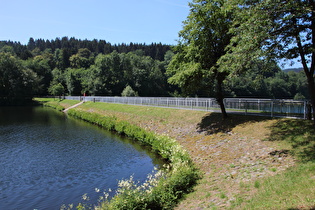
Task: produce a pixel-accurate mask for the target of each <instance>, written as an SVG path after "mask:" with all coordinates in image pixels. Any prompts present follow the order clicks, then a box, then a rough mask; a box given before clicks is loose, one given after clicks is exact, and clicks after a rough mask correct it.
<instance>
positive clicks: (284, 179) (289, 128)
mask: <svg viewBox="0 0 315 210" xmlns="http://www.w3.org/2000/svg"><path fill="white" fill-rule="evenodd" d="M68 102H70V101H68V100H64V101H61V102H57V101H55V102H54V103H56V104H57V103H60V104H61V103H68ZM72 103H73V104H75V103H78V101H75V102H72ZM67 106H70V105H67ZM76 110H81V111H83V110H84V111H85V112H88V113H98V114H100V115H101V116H107V117H112V118H114V119H115V120H116V121H118V122H119V121H128V123H130V124H132V125H137V126H138V127H141V128H143V129H144V130H145V131H150V132H153V133H158V134H163V135H168V136H170V137H171V139H176V142H178V143H179V144H180V145H182V146H183V147H184V148H185V149H186V151H188V153H189V155H190V157H191V159H192V161H193V162H194V164H196V165H197V167H198V168H199V170H200V171H201V172H202V177H201V179H199V180H198V181H197V185H196V186H195V187H194V191H193V192H192V193H189V194H186V195H185V196H184V198H185V199H182V200H181V202H180V203H179V204H178V206H176V207H175V209H198V208H200V209H311V208H315V205H314V204H315V178H314V177H315V155H314V154H315V149H314V148H315V145H314V144H315V130H314V129H313V127H312V122H310V121H306V120H294V119H272V118H263V117H257V116H242V115H231V116H230V118H228V119H227V120H224V121H222V119H221V116H220V114H217V113H209V112H203V111H192V110H176V109H166V108H157V107H142V106H131V105H121V104H106V103H85V104H83V105H81V106H79V107H77V108H76ZM188 171H189V170H188ZM174 177H176V176H174ZM162 180H163V179H162ZM176 180H177V179H176ZM175 183H176V182H175ZM125 186H132V185H125ZM177 189H178V188H177ZM168 195H173V194H168ZM181 195H182V194H181ZM136 197H137V196H129V198H130V199H136ZM164 199H165V200H167V199H168V197H167V196H165V197H164ZM119 200H120V199H117V202H118V203H119ZM120 203H123V200H120ZM168 206H171V205H168ZM142 207H143V205H142ZM169 208H171V207H169Z"/></svg>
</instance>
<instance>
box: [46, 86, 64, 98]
mask: <svg viewBox="0 0 315 210" xmlns="http://www.w3.org/2000/svg"><path fill="white" fill-rule="evenodd" d="M48 91H49V93H50V94H51V95H54V96H62V95H63V94H64V92H65V89H64V87H63V85H62V84H60V83H58V84H54V85H51V86H50V87H49V90H48Z"/></svg>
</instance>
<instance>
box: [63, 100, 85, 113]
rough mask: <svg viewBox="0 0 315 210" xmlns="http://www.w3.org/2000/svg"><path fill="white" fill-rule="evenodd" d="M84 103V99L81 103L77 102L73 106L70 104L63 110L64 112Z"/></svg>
mask: <svg viewBox="0 0 315 210" xmlns="http://www.w3.org/2000/svg"><path fill="white" fill-rule="evenodd" d="M83 103H84V101H81V102H80V103H77V104H75V105H73V106H70V107H68V108H66V109H65V110H63V112H67V111H68V110H69V109H72V108H75V107H77V106H80V105H81V104H83Z"/></svg>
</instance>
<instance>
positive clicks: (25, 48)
mask: <svg viewBox="0 0 315 210" xmlns="http://www.w3.org/2000/svg"><path fill="white" fill-rule="evenodd" d="M175 53H176V52H175ZM173 56H174V52H173V51H172V46H170V45H164V44H161V43H159V44H156V43H152V44H149V45H146V44H133V43H129V44H118V45H116V44H115V45H112V44H110V43H108V42H106V41H103V40H92V41H89V40H80V39H75V38H70V39H68V38H67V37H63V38H61V39H60V38H56V39H55V40H50V41H49V40H43V39H37V40H34V39H33V38H30V39H29V42H28V44H26V45H23V44H21V43H19V42H12V41H1V42H0V104H16V103H20V104H21V103H24V102H23V100H24V99H28V100H29V99H31V98H32V97H33V96H35V95H36V96H46V95H83V94H86V95H99V96H121V95H123V96H149V97H150V96H152V97H165V96H182V97H186V96H190V97H214V96H215V95H214V91H213V90H212V89H211V87H210V86H211V85H209V84H210V83H211V82H212V81H209V83H206V84H204V88H202V89H199V90H198V91H196V92H190V93H187V92H184V91H182V90H181V89H180V88H178V87H177V86H174V85H171V84H169V83H168V79H169V77H170V76H171V75H170V73H169V72H168V70H167V67H168V65H169V63H170V61H171V60H172V57H173ZM306 84H307V82H306V78H305V75H304V74H303V72H294V71H290V72H288V73H286V72H284V71H281V69H280V68H279V67H278V65H276V64H275V63H265V62H264V61H259V62H257V64H256V65H253V67H252V69H250V70H248V71H246V73H244V74H241V75H234V77H231V78H228V79H227V80H226V82H225V83H224V84H223V88H224V92H225V95H226V96H228V97H258V98H295V99H304V98H308V91H307V85H306Z"/></svg>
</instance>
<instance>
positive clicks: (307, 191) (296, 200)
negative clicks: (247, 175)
mask: <svg viewBox="0 0 315 210" xmlns="http://www.w3.org/2000/svg"><path fill="white" fill-rule="evenodd" d="M254 187H255V188H258V193H257V194H255V195H254V197H253V198H252V199H250V200H248V201H247V204H246V203H245V204H246V205H244V206H243V209H298V208H301V207H304V208H306V209H311V208H314V207H315V163H314V162H309V163H304V164H299V165H298V166H296V167H293V168H290V169H289V170H287V171H286V172H284V173H281V174H278V175H276V176H274V177H269V178H267V179H264V180H262V181H261V182H259V184H258V183H257V182H255V186H254ZM242 204H244V203H242Z"/></svg>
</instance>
